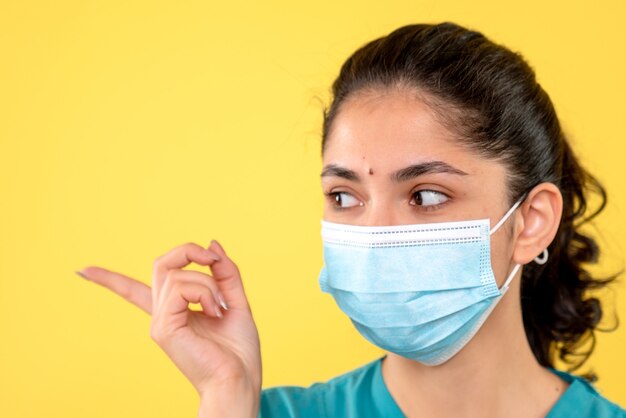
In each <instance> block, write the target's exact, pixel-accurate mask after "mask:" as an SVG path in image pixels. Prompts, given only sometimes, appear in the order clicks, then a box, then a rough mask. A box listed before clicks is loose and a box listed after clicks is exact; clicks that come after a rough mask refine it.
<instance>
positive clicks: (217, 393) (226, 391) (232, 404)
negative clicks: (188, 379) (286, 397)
mask: <svg viewBox="0 0 626 418" xmlns="http://www.w3.org/2000/svg"><path fill="white" fill-rule="evenodd" d="M199 395H200V406H199V408H198V418H214V417H215V418H217V417H219V418H227V417H233V418H235V417H236V418H244V417H246V418H257V417H258V415H259V407H260V401H261V389H260V388H256V387H252V386H250V385H247V384H244V383H243V382H238V383H237V384H234V385H226V384H222V385H218V387H213V388H205V389H204V390H202V391H201V392H199Z"/></svg>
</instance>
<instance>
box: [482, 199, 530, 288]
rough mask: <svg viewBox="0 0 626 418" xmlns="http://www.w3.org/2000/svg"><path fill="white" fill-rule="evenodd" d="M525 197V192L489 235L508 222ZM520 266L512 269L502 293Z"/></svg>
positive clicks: (517, 265)
mask: <svg viewBox="0 0 626 418" xmlns="http://www.w3.org/2000/svg"><path fill="white" fill-rule="evenodd" d="M525 198H526V193H524V195H523V196H522V197H521V198H520V199H519V200H518V201H517V202H515V204H514V205H513V206H511V209H509V210H508V212H507V213H506V214H504V216H503V217H502V219H500V221H498V223H497V224H495V225H494V227H493V228H491V229H490V230H489V235H491V234H493V233H494V232H496V231H497V230H498V228H500V227H501V226H502V224H503V223H504V222H506V220H507V219H508V218H509V216H511V214H512V213H513V212H514V211H515V209H517V207H518V206H519V205H521V203H522V202H523V201H524V199H525ZM520 267H522V265H521V264H516V265H515V267H513V270H511V273H509V277H507V278H506V280H505V281H504V284H503V285H502V287H500V292H501V294H504V293H505V292H506V291H507V290H508V289H509V283H511V280H513V277H515V274H516V273H517V272H518V270H519V269H520Z"/></svg>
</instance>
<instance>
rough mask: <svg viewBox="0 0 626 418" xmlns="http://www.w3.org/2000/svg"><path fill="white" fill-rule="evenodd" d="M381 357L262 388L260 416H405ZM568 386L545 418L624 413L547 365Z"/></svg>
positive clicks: (589, 387)
mask: <svg viewBox="0 0 626 418" xmlns="http://www.w3.org/2000/svg"><path fill="white" fill-rule="evenodd" d="M384 358H385V356H382V357H380V358H378V359H376V360H374V361H372V362H370V363H367V364H365V365H363V366H361V367H359V368H357V369H354V370H352V371H350V372H347V373H345V374H342V375H340V376H337V377H335V378H333V379H330V380H329V381H327V382H318V383H314V384H312V385H311V386H309V387H302V386H274V387H270V388H266V389H263V391H262V392H261V407H260V410H259V418H287V417H289V418H292V417H293V418H295V417H297V418H309V417H311V418H313V417H315V418H320V417H333V418H340V417H359V418H370V417H371V418H378V417H385V418H404V417H405V416H404V414H403V413H402V411H401V410H400V408H399V407H398V405H397V404H396V403H395V401H394V399H393V398H392V397H391V394H390V393H389V391H388V390H387V386H385V382H384V380H383V377H382V373H381V364H382V360H383V359H384ZM548 370H550V371H551V372H553V373H555V374H557V375H558V376H560V377H561V378H562V379H563V380H565V381H566V382H568V383H569V387H568V388H567V389H566V390H565V392H564V393H563V395H561V397H560V398H559V400H558V401H557V402H556V404H555V405H554V406H553V407H552V409H551V410H550V412H549V413H548V415H547V416H546V418H564V417H568V418H570V417H593V418H608V417H620V418H626V410H624V409H623V408H621V407H620V406H619V405H617V404H615V403H612V402H611V401H609V400H608V399H606V398H604V397H603V396H602V395H600V394H599V393H598V392H597V390H596V389H595V388H594V387H593V386H592V385H591V384H590V383H588V382H587V381H586V380H584V379H583V378H581V377H578V376H574V375H572V374H569V373H566V372H562V371H559V370H555V369H551V368H549V369H548Z"/></svg>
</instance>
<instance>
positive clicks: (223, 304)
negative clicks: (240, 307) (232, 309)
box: [217, 293, 228, 310]
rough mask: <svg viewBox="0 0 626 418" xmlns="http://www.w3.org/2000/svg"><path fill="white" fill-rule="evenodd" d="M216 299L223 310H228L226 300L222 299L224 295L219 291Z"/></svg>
mask: <svg viewBox="0 0 626 418" xmlns="http://www.w3.org/2000/svg"><path fill="white" fill-rule="evenodd" d="M217 299H218V300H219V304H220V305H221V306H222V308H224V309H225V310H228V305H227V304H226V301H225V300H224V296H222V294H221V293H218V295H217Z"/></svg>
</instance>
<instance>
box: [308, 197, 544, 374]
mask: <svg viewBox="0 0 626 418" xmlns="http://www.w3.org/2000/svg"><path fill="white" fill-rule="evenodd" d="M522 200H523V198H522V199H520V200H519V201H518V202H517V203H515V205H513V207H511V209H510V210H509V211H508V212H507V213H506V215H504V217H503V218H502V219H501V220H500V221H499V222H498V223H497V224H496V225H495V226H494V227H493V228H492V229H490V223H489V219H480V220H472V221H462V222H442V223H430V224H412V225H393V226H355V225H346V224H338V223H333V222H327V221H324V220H322V221H321V224H322V240H323V244H324V266H323V267H322V270H321V272H320V275H319V284H320V287H321V289H322V291H323V292H326V293H329V294H331V295H332V296H333V298H334V299H335V301H336V302H337V304H338V306H339V308H340V309H341V310H342V311H343V312H344V313H345V314H347V315H348V317H350V320H351V321H352V323H353V324H354V326H355V327H356V329H357V330H358V331H359V332H360V333H361V334H362V335H363V336H364V337H365V338H366V339H367V340H368V341H370V342H371V343H373V344H375V345H377V346H378V347H380V348H382V349H384V350H387V351H390V352H393V353H396V354H398V355H401V356H404V357H407V358H410V359H413V360H416V361H419V362H421V363H423V364H426V365H438V364H441V363H443V362H445V361H447V360H448V359H450V358H451V357H452V356H454V355H455V354H456V353H457V352H459V351H460V350H461V349H462V348H463V346H465V344H467V343H468V342H469V341H470V339H471V338H472V337H473V336H474V334H475V333H476V332H477V331H478V330H479V328H480V327H481V325H482V324H483V323H484V322H485V320H486V319H487V317H488V315H489V314H490V312H491V311H492V310H493V308H494V307H495V306H496V304H497V303H498V301H499V300H500V299H501V298H502V296H503V295H504V293H505V292H506V291H507V290H508V287H509V283H510V281H511V280H512V279H513V277H514V276H515V274H516V273H517V271H518V270H519V268H520V265H519V264H517V265H515V267H514V268H513V269H512V271H511V273H510V274H509V276H508V277H507V279H506V280H505V282H504V284H503V285H502V287H500V288H498V285H497V283H496V280H495V277H494V274H493V271H492V268H491V257H490V236H491V234H493V233H494V232H495V231H496V230H497V229H498V228H500V226H501V225H502V224H503V223H504V221H506V219H507V218H508V217H509V216H510V215H511V214H512V213H513V211H514V210H515V209H516V208H517V207H518V206H519V204H520V203H521V202H522ZM543 257H544V259H543V260H540V259H538V258H537V259H535V261H537V262H538V263H539V262H541V263H543V262H545V261H546V257H547V252H546V251H545V250H544V254H543Z"/></svg>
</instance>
